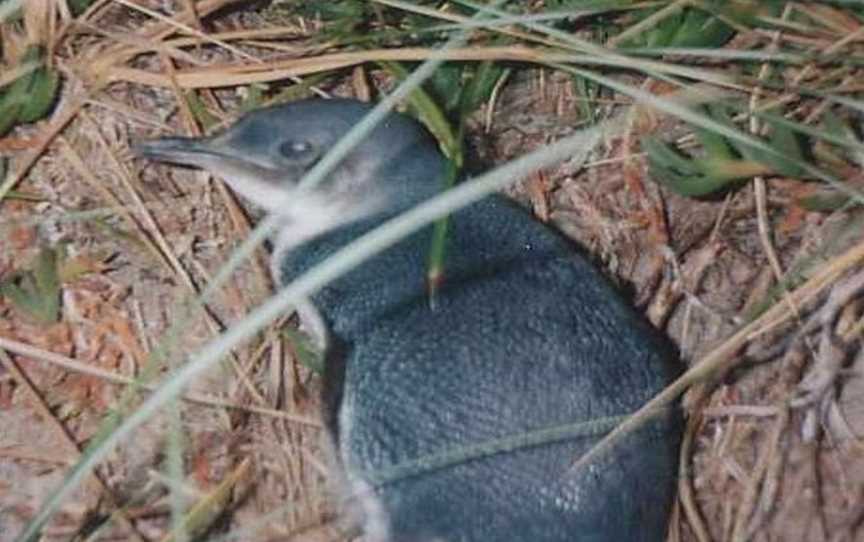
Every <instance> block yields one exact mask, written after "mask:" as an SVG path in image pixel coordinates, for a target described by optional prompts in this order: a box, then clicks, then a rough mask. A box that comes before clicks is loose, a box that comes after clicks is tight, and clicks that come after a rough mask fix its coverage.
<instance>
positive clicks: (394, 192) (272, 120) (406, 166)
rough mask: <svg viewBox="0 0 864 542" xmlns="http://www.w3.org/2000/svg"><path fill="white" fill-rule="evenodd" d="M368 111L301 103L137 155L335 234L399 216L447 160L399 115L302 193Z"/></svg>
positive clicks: (437, 178) (427, 192)
mask: <svg viewBox="0 0 864 542" xmlns="http://www.w3.org/2000/svg"><path fill="white" fill-rule="evenodd" d="M370 109H371V106H370V105H368V104H365V103H362V102H358V101H355V100H345V99H333V100H318V99H316V100H303V101H298V102H292V103H288V104H284V105H279V106H275V107H269V108H265V109H259V110H256V111H253V112H251V113H248V114H246V115H245V116H244V117H242V118H241V119H240V120H239V121H237V122H236V123H235V124H234V125H233V126H231V127H229V128H228V129H226V130H224V131H222V132H220V133H217V134H214V135H211V136H207V137H201V138H182V137H166V138H160V139H154V140H149V141H143V142H140V143H138V144H136V145H135V146H134V150H135V151H136V152H137V153H138V154H140V155H142V156H144V157H146V158H150V159H154V160H159V161H163V162H172V163H176V164H183V165H189V166H195V167H200V168H202V169H205V170H207V171H209V172H210V173H212V174H214V175H215V176H217V177H220V178H222V179H224V180H225V181H226V182H227V183H228V184H229V185H230V186H231V187H232V188H233V189H234V190H235V191H236V192H237V193H239V194H240V195H241V196H243V197H245V198H246V199H248V200H249V201H251V202H252V203H254V204H256V205H258V206H259V207H261V208H263V209H264V210H266V211H269V212H271V213H277V214H279V215H282V216H284V217H286V218H287V219H288V220H289V221H294V222H297V223H299V224H301V225H302V224H303V223H316V224H319V225H320V224H329V226H327V227H323V226H321V227H319V228H318V229H322V228H323V229H332V227H335V225H338V224H342V223H346V222H351V221H354V220H358V219H360V218H365V217H368V216H369V215H374V214H378V213H384V212H390V213H394V214H395V213H396V212H398V211H401V210H404V209H405V208H407V207H410V206H412V205H414V204H416V203H419V202H420V201H422V200H424V199H426V198H427V197H429V196H431V195H433V194H434V193H436V192H437V191H439V190H440V189H441V187H442V183H441V181H442V177H443V172H444V159H443V157H442V155H441V153H440V152H439V150H438V146H437V143H436V142H435V140H434V138H432V136H430V135H429V133H428V132H426V130H425V129H424V128H423V127H422V126H421V125H420V124H419V123H417V122H416V121H414V120H413V119H411V118H409V117H407V116H404V115H401V114H398V113H391V114H389V115H387V116H386V117H385V119H384V120H383V121H382V122H381V123H380V124H378V125H377V126H376V127H375V128H374V129H373V130H372V132H371V133H370V134H368V135H367V136H366V137H365V138H364V139H363V140H362V141H361V142H360V144H358V145H357V146H356V147H354V149H352V150H351V151H350V152H349V153H348V154H347V155H346V156H345V157H344V158H343V159H342V160H341V161H340V162H339V164H338V165H337V166H336V167H335V168H334V169H333V170H332V171H331V172H330V173H329V174H328V175H327V176H326V178H325V179H324V180H323V181H322V182H321V183H320V184H318V185H317V186H315V187H312V188H301V187H299V186H298V182H299V181H300V179H301V178H302V177H303V176H304V175H305V174H306V173H307V172H309V170H310V169H312V167H313V166H315V164H316V163H317V162H318V161H319V160H320V159H321V158H322V157H323V156H324V155H325V154H326V153H327V151H328V150H329V149H330V148H331V147H333V145H335V144H336V142H337V141H339V139H340V138H341V137H342V136H344V135H345V134H346V133H347V132H348V131H349V130H350V129H351V127H352V126H353V125H354V124H356V123H357V122H359V121H360V119H362V118H363V116H364V115H366V114H367V113H368V112H369V110H370ZM388 214H389V213H388ZM301 227H302V226H301Z"/></svg>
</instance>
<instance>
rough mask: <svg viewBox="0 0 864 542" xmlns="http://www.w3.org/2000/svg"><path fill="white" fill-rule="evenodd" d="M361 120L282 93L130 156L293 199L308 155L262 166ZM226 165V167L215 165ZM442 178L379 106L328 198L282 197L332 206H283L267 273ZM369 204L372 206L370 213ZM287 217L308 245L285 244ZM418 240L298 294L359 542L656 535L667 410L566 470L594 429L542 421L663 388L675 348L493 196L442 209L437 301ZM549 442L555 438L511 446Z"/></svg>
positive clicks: (362, 227) (439, 162) (616, 409)
mask: <svg viewBox="0 0 864 542" xmlns="http://www.w3.org/2000/svg"><path fill="white" fill-rule="evenodd" d="M367 109H368V106H366V105H364V104H360V103H359V102H354V101H350V100H333V101H318V100H316V101H308V102H295V103H293V104H288V105H286V106H280V107H277V108H274V109H272V110H264V111H263V112H261V111H259V112H257V113H253V114H252V115H250V117H247V118H246V119H244V120H241V121H240V122H239V123H238V125H236V126H235V127H234V128H231V129H229V130H228V131H227V132H225V133H224V134H222V135H218V136H215V137H213V138H207V139H203V140H182V139H177V138H170V139H165V140H157V141H156V142H153V143H150V144H144V145H143V146H142V147H141V152H142V154H144V155H145V156H150V157H154V158H158V159H162V160H167V161H175V162H181V163H186V164H192V165H198V166H201V167H205V168H207V169H209V170H211V171H212V172H213V173H215V174H217V175H223V176H224V177H225V178H226V180H227V181H228V182H229V183H230V184H231V186H232V187H233V188H234V189H235V190H237V191H238V192H239V193H241V194H244V193H247V194H248V192H249V189H248V186H246V184H247V183H248V182H249V180H250V178H253V177H254V179H253V182H254V183H258V182H262V180H263V182H265V184H266V185H267V186H266V189H265V190H260V191H259V192H261V193H269V192H268V191H270V190H282V191H283V192H288V193H290V192H291V191H292V190H294V186H295V185H294V184H293V183H295V182H296V181H297V179H299V176H300V175H302V172H303V171H305V170H308V168H309V167H311V164H313V163H314V160H312V159H311V158H309V157H306V158H304V160H306V161H307V162H308V163H306V164H303V165H298V166H297V167H296V168H288V167H286V166H285V165H284V164H283V165H278V164H277V165H276V166H273V164H274V163H276V162H278V160H276V159H270V158H267V157H268V156H269V155H274V154H282V153H283V151H285V150H286V148H287V150H288V151H291V149H293V151H291V152H295V151H296V153H297V154H300V153H302V152H306V151H308V150H309V148H310V147H311V148H317V149H322V150H326V146H327V145H330V144H332V141H328V140H327V138H328V137H329V138H331V139H332V140H333V141H335V139H338V137H339V136H341V135H342V133H344V131H346V129H345V128H344V127H345V126H350V125H351V124H353V123H355V122H356V121H357V120H358V119H359V116H362V114H364V113H365V112H366V111H367ZM255 115H257V116H255ZM250 118H251V120H250ZM243 123H246V124H245V127H244V124H243ZM238 127H239V128H238ZM250 134H251V135H250ZM321 134H326V135H327V137H323V136H321ZM252 136H255V137H252ZM256 138H257V139H256ZM159 141H162V143H159ZM238 141H240V143H238ZM250 141H251V142H250ZM178 148H179V149H180V150H178ZM240 149H242V152H241V151H240ZM273 149H281V150H277V151H274V150H273ZM190 152H191V154H190ZM222 155H227V156H228V157H227V158H225V157H223V156H222ZM240 155H242V156H243V157H242V159H241V160H240V161H239V162H238V161H237V157H238V156H240ZM257 156H261V157H263V158H254V159H250V158H249V157H257ZM282 158H284V156H281V157H280V158H279V159H282ZM268 160H269V161H268ZM226 161H227V162H231V163H232V166H231V168H228V169H231V171H229V172H228V173H225V169H224V168H222V169H220V167H219V165H220V163H221V162H226ZM297 161H298V160H295V162H297ZM238 163H239V165H238ZM268 168H269V169H268ZM444 171H445V161H444V158H443V157H442V156H441V155H440V153H439V151H438V149H437V146H436V145H435V142H434V140H433V139H432V138H431V137H430V136H429V135H428V134H426V132H425V130H423V128H422V127H421V126H420V125H419V124H417V123H415V122H414V121H413V120H411V119H409V118H407V117H404V116H402V115H398V114H391V115H390V116H389V117H388V118H387V120H386V121H385V122H384V123H382V124H381V125H380V126H379V127H377V128H376V129H375V130H374V131H373V132H372V133H371V134H370V136H369V137H367V138H366V139H365V140H364V142H363V144H361V145H360V146H359V147H358V148H356V149H355V150H354V151H353V152H352V153H351V154H350V155H349V156H348V157H346V159H345V160H344V161H343V162H342V163H341V164H340V165H339V166H338V167H337V170H336V171H335V172H334V174H332V175H331V176H330V177H329V178H328V180H327V182H325V184H324V185H322V187H321V188H318V189H316V191H314V193H312V194H311V195H310V194H307V193H305V192H304V193H300V192H295V193H294V194H295V195H296V196H297V198H299V199H303V198H308V199H309V201H315V202H316V205H318V207H317V209H319V210H323V209H328V208H330V209H336V208H338V209H340V213H339V216H336V217H333V218H327V219H323V220H322V219H321V218H320V217H319V218H316V219H315V220H316V221H317V222H316V224H318V226H316V228H317V230H316V229H315V228H308V227H307V228H304V227H299V228H297V224H298V223H301V222H303V221H304V220H307V219H306V218H302V217H301V216H300V215H298V214H297V213H295V212H293V211H291V212H286V219H285V220H286V229H285V231H283V232H281V233H280V234H279V237H280V238H281V239H283V241H282V242H281V246H283V247H286V246H290V249H288V248H281V249H277V251H276V254H277V260H276V261H274V269H275V270H276V272H277V276H278V278H279V281H280V282H282V283H283V284H284V283H288V282H290V280H291V279H292V278H293V277H296V276H297V275H298V274H299V273H301V272H303V271H305V270H307V269H309V268H310V267H312V266H313V265H315V264H316V263H318V262H320V261H322V260H323V259H325V258H326V257H328V256H329V255H331V254H332V253H334V252H335V251H336V250H338V249H339V248H341V247H343V246H344V245H345V244H346V243H347V242H349V241H351V240H352V239H354V238H356V237H357V236H358V235H361V234H363V233H364V232H366V231H369V230H371V229H372V228H374V227H376V226H377V225H379V224H380V223H382V222H383V221H384V220H386V219H387V218H390V217H392V216H395V215H396V214H398V213H399V212H401V211H403V210H405V209H406V208H409V207H410V206H412V205H414V204H416V203H419V202H421V201H423V200H424V199H427V198H428V197H431V196H432V195H434V194H435V193H437V192H439V191H440V190H441V183H442V181H443V176H444ZM274 184H275V185H276V186H275V188H274V187H273V186H271V185H274ZM244 186H245V188H244ZM363 196H367V197H368V198H369V199H370V200H373V201H374V202H375V203H374V204H373V205H370V206H365V205H363V204H362V203H360V202H361V200H362V199H363ZM248 197H250V199H252V200H253V201H256V199H257V201H256V203H258V204H259V205H261V204H263V205H264V206H267V205H268V202H269V203H271V207H269V208H268V210H270V211H273V212H280V209H284V206H276V205H273V204H272V202H273V201H275V200H270V199H269V198H267V197H264V198H260V197H256V196H255V195H254V194H251V195H248ZM333 200H337V201H338V205H337V203H334V201H333ZM280 201H282V200H280ZM321 202H323V203H321ZM328 206H329V207H328ZM273 207H278V208H273ZM346 217H347V218H346ZM292 224H293V225H294V230H295V231H303V232H307V233H305V234H304V235H306V236H307V237H309V240H308V242H305V243H304V244H302V245H299V246H298V245H297V244H296V243H295V242H294V241H291V240H290V233H289V232H290V231H291V230H292V228H291V227H290V226H291V225H292ZM310 231H311V232H312V233H311V234H310V233H308V232H310ZM286 239H288V240H286ZM431 239H432V233H431V228H426V229H424V230H422V231H419V232H417V233H415V234H413V235H411V236H409V237H408V238H406V239H404V240H402V241H401V242H399V243H398V244H397V245H395V246H394V247H392V248H390V249H388V250H387V251H385V252H383V253H381V254H380V255H378V256H376V257H374V258H372V259H370V260H369V261H367V262H365V263H363V264H361V265H360V266H358V267H357V268H356V269H354V270H352V271H351V272H349V273H347V274H346V275H344V276H343V277H341V278H339V279H337V280H336V281H334V282H333V283H331V284H330V285H328V286H326V287H324V288H323V289H322V290H320V291H319V292H318V293H316V294H315V295H313V296H312V300H311V301H312V302H313V304H314V305H315V306H316V307H317V309H318V310H319V311H320V314H321V316H322V317H323V320H324V323H325V324H326V325H327V328H328V335H329V342H330V345H329V350H328V352H327V365H326V372H325V381H324V388H325V397H324V401H323V403H324V405H325V412H324V417H325V421H326V426H327V428H328V432H329V434H330V436H331V440H332V446H333V449H334V450H335V453H336V455H337V463H338V468H339V469H340V471H341V472H340V476H339V478H340V479H342V480H343V482H344V489H343V495H342V496H341V497H342V498H344V499H345V500H346V501H349V502H350V503H353V505H354V506H355V507H356V509H357V510H358V511H359V514H360V520H359V521H360V523H361V524H362V528H363V530H364V532H365V533H366V537H367V538H366V539H368V540H374V541H384V542H474V541H486V540H489V541H499V540H500V541H514V542H518V541H526V542H534V541H536V542H557V541H562V542H563V541H573V540H577V541H596V542H618V541H644V542H653V541H661V540H663V539H664V537H665V532H666V525H667V518H668V512H669V509H670V504H671V501H672V497H673V494H674V487H675V481H676V475H677V449H678V445H679V441H680V435H681V425H682V424H681V419H680V414H679V413H677V412H676V411H673V410H670V411H668V412H664V413H662V414H661V415H659V416H658V417H656V418H655V419H654V420H652V421H651V422H650V423H648V424H647V425H645V426H644V427H642V428H641V429H639V430H637V431H635V432H634V433H632V434H630V435H628V436H627V437H626V438H625V439H624V441H622V442H621V443H620V444H619V445H618V446H617V447H615V448H614V449H613V450H612V451H611V452H610V453H608V454H607V455H606V456H604V457H602V458H600V459H599V460H597V461H595V462H594V463H592V464H591V465H589V466H588V467H586V468H584V469H581V470H579V471H573V469H572V468H571V466H572V464H573V463H574V462H575V460H576V459H578V457H579V456H580V455H582V454H583V453H584V452H586V451H587V450H588V449H590V447H591V446H592V445H593V444H594V443H596V442H597V440H599V438H600V437H601V436H602V434H603V431H599V430H598V431H594V432H593V433H591V432H589V433H588V434H583V435H578V436H573V435H569V436H566V437H562V436H561V434H560V433H556V432H555V430H558V429H560V428H562V427H563V426H566V425H568V424H571V425H572V424H580V423H589V424H590V423H595V422H598V421H599V422H602V421H603V420H607V421H608V420H609V419H610V418H614V417H620V416H624V415H627V414H629V413H631V412H633V411H635V410H636V409H637V408H639V407H640V406H641V405H642V404H643V403H644V402H645V401H647V400H648V399H649V398H651V397H652V396H653V395H655V394H656V393H658V392H659V391H660V390H661V389H662V388H663V387H664V386H665V385H667V384H668V383H669V382H670V381H671V379H672V378H673V377H674V375H675V373H676V368H675V355H674V351H673V349H672V348H671V347H670V346H669V345H668V344H667V343H666V342H665V341H664V340H663V339H662V338H661V337H659V336H658V334H657V333H656V332H655V331H654V330H653V329H651V328H650V326H649V325H648V324H647V323H646V322H645V321H644V320H643V319H642V318H641V317H640V316H639V315H637V314H636V313H635V311H634V310H633V309H632V308H631V307H630V306H628V305H627V304H626V303H625V302H624V300H623V299H622V297H621V296H620V295H619V293H618V292H617V291H616V290H615V289H614V288H613V287H612V285H611V284H610V283H609V282H608V281H607V280H606V279H605V278H604V277H603V276H602V275H601V274H600V273H598V272H597V271H596V270H595V269H594V267H593V266H592V265H591V264H590V263H589V262H588V261H587V260H586V259H585V258H584V257H583V256H582V255H581V254H580V253H579V252H578V251H577V250H576V249H575V248H574V247H573V246H572V245H571V244H570V243H569V242H568V241H567V240H565V239H564V238H562V237H561V236H560V235H559V234H558V233H557V232H555V231H553V230H551V229H549V228H548V227H546V226H545V225H543V224H541V223H539V222H537V221H536V220H534V219H533V217H531V216H530V215H529V214H528V213H527V212H525V211H524V210H523V209H521V208H518V207H516V206H515V205H514V204H512V203H510V202H509V201H506V200H504V199H503V198H501V197H499V196H491V197H489V198H486V199H484V200H482V201H480V202H478V203H475V204H473V205H471V206H469V207H467V208H465V209H462V210H460V211H458V212H456V213H454V214H453V215H452V216H451V222H450V226H449V236H448V240H447V248H446V260H445V275H444V280H443V282H442V284H441V285H440V287H439V288H438V289H437V291H436V293H435V295H434V298H432V299H430V296H429V293H428V289H427V287H426V282H425V277H426V270H427V255H428V251H429V247H430V246H431ZM277 244H280V243H279V242H277ZM608 429H609V427H607V428H606V430H608ZM543 431H546V432H551V433H552V435H553V436H550V437H549V438H546V439H545V440H542V439H541V441H542V442H537V441H533V442H531V443H529V444H528V445H526V444H525V443H522V444H520V439H521V438H523V437H524V436H525V435H536V434H538V432H543ZM555 435H557V436H555ZM502 443H503V444H502ZM490 444H491V445H492V447H491V450H490V449H489V446H488V445H490ZM466 452H467V453H466ZM460 454H461V455H460ZM442 458H443V459H442ZM454 458H455V459H454ZM460 458H461V459H460ZM406 467H407V468H406Z"/></svg>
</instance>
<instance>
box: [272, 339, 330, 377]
mask: <svg viewBox="0 0 864 542" xmlns="http://www.w3.org/2000/svg"><path fill="white" fill-rule="evenodd" d="M282 333H283V334H284V335H285V338H287V339H288V342H289V343H290V345H291V349H292V350H293V352H294V355H295V356H296V357H297V361H299V362H300V365H302V366H303V367H306V368H307V369H309V370H310V371H312V372H313V373H315V374H317V375H319V376H320V375H323V374H324V365H325V361H324V352H321V351H320V350H318V349H316V348H315V346H314V345H313V343H312V340H311V339H310V338H309V337H307V336H306V335H304V334H303V333H301V332H299V331H297V330H296V329H294V328H291V327H285V328H283V329H282Z"/></svg>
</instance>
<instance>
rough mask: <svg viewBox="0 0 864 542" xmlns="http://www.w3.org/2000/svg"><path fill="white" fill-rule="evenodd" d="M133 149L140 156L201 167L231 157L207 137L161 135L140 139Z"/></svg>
mask: <svg viewBox="0 0 864 542" xmlns="http://www.w3.org/2000/svg"><path fill="white" fill-rule="evenodd" d="M132 151H133V152H134V153H135V154H137V155H138V156H141V157H143V158H148V159H150V160H156V161H158V162H170V163H172V164H181V165H185V166H196V167H201V168H207V166H209V165H210V164H212V163H213V162H214V161H219V160H225V159H227V158H229V156H227V155H226V154H225V153H224V152H220V149H218V148H216V146H215V145H214V144H213V140H212V139H211V138H207V137H160V138H158V139H150V140H146V141H138V142H136V143H134V144H133V145H132ZM230 158H232V159H236V158H234V157H230Z"/></svg>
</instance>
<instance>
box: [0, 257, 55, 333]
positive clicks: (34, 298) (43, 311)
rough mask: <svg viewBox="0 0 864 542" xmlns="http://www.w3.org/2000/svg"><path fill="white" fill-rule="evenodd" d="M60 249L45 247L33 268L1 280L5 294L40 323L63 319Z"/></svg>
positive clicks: (0, 286) (1, 291)
mask: <svg viewBox="0 0 864 542" xmlns="http://www.w3.org/2000/svg"><path fill="white" fill-rule="evenodd" d="M58 252H59V249H51V248H43V249H42V250H41V251H40V252H39V255H38V257H37V258H36V261H35V262H34V266H33V269H32V270H30V271H23V272H19V273H16V274H14V275H13V276H12V277H10V278H9V279H7V280H4V281H2V282H0V295H3V296H5V297H7V298H9V300H10V301H11V302H12V303H13V304H14V305H15V306H16V307H17V308H18V309H20V310H22V311H24V312H25V313H27V314H28V315H29V316H31V317H32V318H33V319H35V320H36V321H38V322H41V323H45V324H51V323H55V322H58V321H59V320H60V278H59V269H58V262H59V259H60V255H59V254H58Z"/></svg>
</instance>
